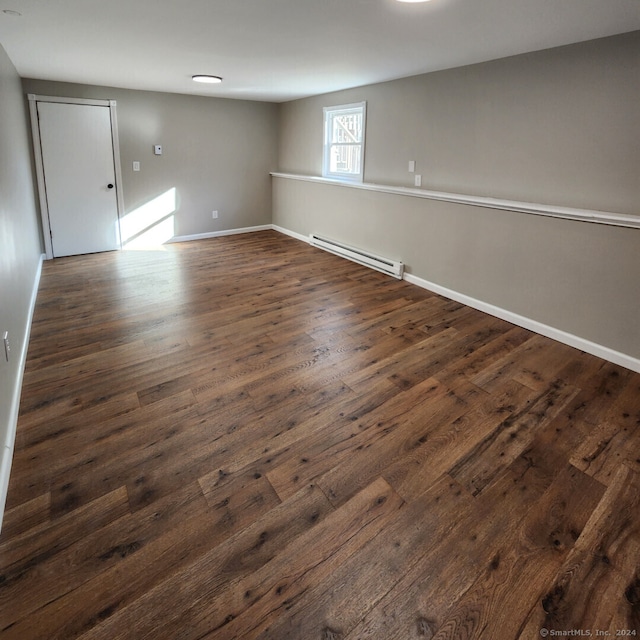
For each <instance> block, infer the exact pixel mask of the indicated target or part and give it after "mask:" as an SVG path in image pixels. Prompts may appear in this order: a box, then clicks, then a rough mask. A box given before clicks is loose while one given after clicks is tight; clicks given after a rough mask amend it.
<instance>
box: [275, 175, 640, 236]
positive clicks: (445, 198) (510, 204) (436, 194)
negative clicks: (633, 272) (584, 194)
mask: <svg viewBox="0 0 640 640" xmlns="http://www.w3.org/2000/svg"><path fill="white" fill-rule="evenodd" d="M271 175H272V176H273V177H274V178H284V179H287V180H300V181H303V182H316V183H320V184H329V185H334V186H338V187H349V188H351V189H364V190H366V191H377V192H379V193H390V194H394V195H401V196H408V197H412V198H424V199H427V200H437V201H440V202H452V203H454V204H464V205H468V206H473V207H484V208H486V209H498V210H503V211H516V212H518V213H529V214H532V215H538V216H548V217H552V218H562V219H564V220H576V221H579V222H594V223H597V224H607V225H612V226H616V227H627V228H632V229H640V216H636V215H629V214H624V213H609V212H606V211H595V210H591V209H573V208H570V207H557V206H554V205H546V204H537V203H533V202H519V201H517V200H502V199H499V198H487V197H485V196H469V195H463V194H457V193H447V192H444V191H428V190H426V189H414V188H411V187H395V186H391V185H383V184H374V183H370V182H353V181H347V180H337V179H334V178H323V177H320V176H305V175H298V174H294V173H280V172H272V173H271Z"/></svg>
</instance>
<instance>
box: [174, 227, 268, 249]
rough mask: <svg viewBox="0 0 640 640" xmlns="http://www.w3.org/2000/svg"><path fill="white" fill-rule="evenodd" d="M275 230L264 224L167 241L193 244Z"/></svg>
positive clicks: (176, 237) (177, 237)
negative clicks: (211, 239) (223, 237)
mask: <svg viewBox="0 0 640 640" xmlns="http://www.w3.org/2000/svg"><path fill="white" fill-rule="evenodd" d="M272 228H273V225H271V224H262V225H259V226H257V227H241V228H239V229H224V230H222V231H208V232H207V233H196V234H194V235H191V236H173V238H171V239H170V240H167V244H172V243H174V242H191V240H205V239H207V238H221V237H222V236H235V235H238V234H239V233H253V232H254V231H269V230H271V229H272Z"/></svg>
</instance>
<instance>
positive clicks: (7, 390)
mask: <svg viewBox="0 0 640 640" xmlns="http://www.w3.org/2000/svg"><path fill="white" fill-rule="evenodd" d="M41 253H42V249H41V246H40V232H39V229H38V217H37V212H36V204H35V192H34V183H33V178H32V173H31V161H30V155H29V137H28V123H27V119H26V116H25V109H24V99H23V96H22V88H21V86H20V78H19V77H18V74H17V73H16V70H15V68H14V66H13V64H12V63H11V61H10V60H9V58H8V57H7V55H6V53H5V51H4V49H3V48H2V47H1V46H0V337H1V335H2V334H3V333H4V332H5V331H9V339H10V342H11V347H12V351H11V356H12V357H11V358H10V361H9V363H7V362H6V361H5V358H4V349H3V348H2V345H1V344H0V446H1V447H2V448H3V449H4V447H5V442H6V440H7V436H8V433H9V430H10V429H12V428H13V427H14V426H15V425H13V424H11V423H12V422H13V418H15V417H17V414H15V413H14V412H15V411H16V410H17V406H14V404H13V401H14V399H16V397H17V396H16V394H17V393H18V384H19V382H20V380H21V373H20V370H19V364H20V360H21V356H22V353H21V350H22V346H23V344H24V342H25V337H26V335H27V332H28V327H27V322H28V319H29V303H30V299H31V292H32V291H33V288H34V282H35V278H36V274H37V270H38V265H39V261H40V255H41ZM0 461H1V464H2V465H3V467H2V469H1V470H0V471H2V472H5V473H6V471H7V468H6V467H5V466H4V465H6V464H8V463H9V461H10V458H8V457H7V455H6V452H5V451H0ZM0 475H1V474H0ZM1 484H2V482H0V485H1ZM4 498H5V496H4V495H3V492H2V487H0V518H1V514H2V510H3V507H4Z"/></svg>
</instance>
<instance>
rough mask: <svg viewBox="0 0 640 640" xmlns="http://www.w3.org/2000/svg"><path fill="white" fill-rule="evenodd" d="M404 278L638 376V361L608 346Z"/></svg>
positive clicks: (422, 282) (465, 296) (445, 290)
mask: <svg viewBox="0 0 640 640" xmlns="http://www.w3.org/2000/svg"><path fill="white" fill-rule="evenodd" d="M404 279H405V280H406V281H407V282H409V283H411V284H415V285H417V286H418V287H421V288H422V289H427V290H429V291H432V292H433V293H437V294H440V295H442V296H445V297H446V298H450V299H451V300H455V301H456V302H460V303H462V304H465V305H467V306H468V307H473V308H474V309H478V310H479V311H484V313H488V314H489V315H492V316H495V317H496V318H500V319H501V320H506V321H507V322H511V323H513V324H516V325H518V326H519V327H523V328H525V329H529V330H530V331H533V332H535V333H538V334H540V335H543V336H546V337H547V338H551V339H552V340H557V341H558V342H562V343H563V344H566V345H569V346H570V347H575V348H576V349H580V351H585V352H586V353H590V354H591V355H593V356H597V357H598V358H602V359H603V360H608V361H609V362H613V363H614V364H618V365H620V366H621V367H625V368H627V369H631V371H637V372H638V373H640V359H638V358H634V357H632V356H629V355H627V354H626V353H621V352H620V351H615V350H614V349H610V348H609V347H604V346H602V345H601V344H597V343H595V342H591V341H590V340H586V339H585V338H580V337H579V336H576V335H573V334H572V333H568V332H566V331H562V330H561V329H556V328H555V327H551V326H549V325H546V324H543V323H542V322H538V321H537V320H532V319H531V318H527V317H526V316H521V315H519V314H517V313H513V312H512V311H508V310H507V309H503V308H501V307H496V306H495V305H493V304H489V303H488V302H483V301H482V300H477V299H476V298H472V297H471V296H468V295H466V294H464V293H459V292H458V291H454V290H453V289H448V288H447V287H443V286H441V285H439V284H435V283H434V282H429V281H428V280H424V279H422V278H418V277H417V276H414V275H412V274H410V273H405V274H404Z"/></svg>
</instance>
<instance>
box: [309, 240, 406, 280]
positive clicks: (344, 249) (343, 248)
mask: <svg viewBox="0 0 640 640" xmlns="http://www.w3.org/2000/svg"><path fill="white" fill-rule="evenodd" d="M309 243H310V244H311V245H313V246H314V247H319V248H320V249H324V250H325V251H329V252H330V253H335V254H336V255H337V256H341V257H342V258H347V259H348V260H353V262H357V263H358V264H362V265H364V266H365V267H371V268H372V269H376V270H377V271H381V272H382V273H386V274H387V275H390V276H393V277H394V278H398V280H402V273H403V271H404V264H403V263H402V262H396V261H395V260H390V259H389V258H381V257H380V256H376V255H374V254H373V253H369V252H368V251H364V250H363V249H357V248H356V247H350V246H349V245H346V244H343V243H342V242H337V241H336V240H330V239H329V238H322V237H320V236H318V235H316V234H314V233H312V234H311V235H310V236H309Z"/></svg>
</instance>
